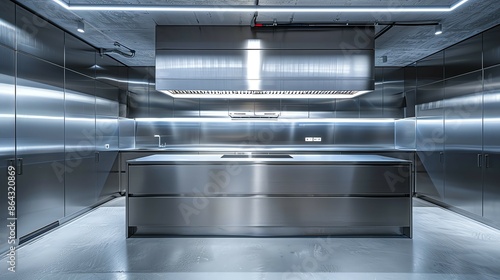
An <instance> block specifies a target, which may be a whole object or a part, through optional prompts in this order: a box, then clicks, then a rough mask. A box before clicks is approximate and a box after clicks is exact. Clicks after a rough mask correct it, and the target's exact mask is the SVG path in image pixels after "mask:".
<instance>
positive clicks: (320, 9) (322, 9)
mask: <svg viewBox="0 0 500 280" xmlns="http://www.w3.org/2000/svg"><path fill="white" fill-rule="evenodd" d="M53 1H54V2H56V3H57V4H59V5H60V6H62V7H63V8H65V9H67V10H72V11H149V12H154V11H158V12H249V13H254V12H269V13H336V12H343V13H365V12H369V13H421V12H441V13H442V12H451V11H453V10H455V9H457V8H458V7H460V6H462V5H463V4H465V3H466V2H468V1H469V0H462V1H460V2H458V3H456V4H454V5H452V6H447V7H442V6H441V7H429V6H422V7H380V6H379V7H331V6H330V7H328V6H294V7H285V6H248V5H241V6H231V5H224V6H209V5H205V6H200V5H196V6H143V5H87V4H68V3H66V2H64V1H63V0H53Z"/></svg>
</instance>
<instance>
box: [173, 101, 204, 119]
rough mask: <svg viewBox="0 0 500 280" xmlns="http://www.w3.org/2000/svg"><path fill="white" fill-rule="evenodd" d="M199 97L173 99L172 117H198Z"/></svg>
mask: <svg viewBox="0 0 500 280" xmlns="http://www.w3.org/2000/svg"><path fill="white" fill-rule="evenodd" d="M199 116H200V99H181V98H176V99H174V117H175V118H182V117H199Z"/></svg>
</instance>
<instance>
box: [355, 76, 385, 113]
mask: <svg viewBox="0 0 500 280" xmlns="http://www.w3.org/2000/svg"><path fill="white" fill-rule="evenodd" d="M383 98H384V68H375V90H374V91H372V92H369V93H366V94H364V95H362V96H360V97H359V98H358V99H359V116H360V117H361V118H380V117H382V116H383V114H384V111H383V110H384V106H383V102H384V99H383Z"/></svg>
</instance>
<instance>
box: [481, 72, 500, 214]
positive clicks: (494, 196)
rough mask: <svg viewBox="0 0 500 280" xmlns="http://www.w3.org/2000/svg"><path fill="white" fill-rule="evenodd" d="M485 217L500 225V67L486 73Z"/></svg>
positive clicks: (484, 123)
mask: <svg viewBox="0 0 500 280" xmlns="http://www.w3.org/2000/svg"><path fill="white" fill-rule="evenodd" d="M484 78H485V79H484V105H483V106H484V107H483V108H484V122H483V126H484V127H483V133H484V134H483V153H484V157H485V164H484V167H485V168H484V196H483V198H484V204H483V216H484V217H485V218H487V219H490V220H492V221H494V222H495V223H497V224H500V184H499V182H500V118H499V112H500V66H497V67H494V68H489V69H486V70H485V71H484Z"/></svg>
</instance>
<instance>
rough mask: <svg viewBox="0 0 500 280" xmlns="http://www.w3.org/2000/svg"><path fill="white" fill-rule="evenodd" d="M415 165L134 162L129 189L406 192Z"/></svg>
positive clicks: (152, 191)
mask: <svg viewBox="0 0 500 280" xmlns="http://www.w3.org/2000/svg"><path fill="white" fill-rule="evenodd" d="M409 174H410V165H264V164H252V165H222V164H221V165H131V166H129V193H130V194H133V195H147V194H164V195H182V194H185V195H194V194H199V193H203V195H204V196H217V195H225V194H236V195H245V194H248V195H253V194H262V195H266V194H271V195H280V194H292V195H314V194H318V195H366V194H368V195H369V194H373V195H384V194H386V195H402V194H409V193H410V186H411V178H410V176H409Z"/></svg>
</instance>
